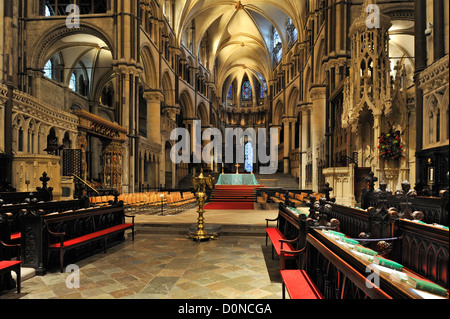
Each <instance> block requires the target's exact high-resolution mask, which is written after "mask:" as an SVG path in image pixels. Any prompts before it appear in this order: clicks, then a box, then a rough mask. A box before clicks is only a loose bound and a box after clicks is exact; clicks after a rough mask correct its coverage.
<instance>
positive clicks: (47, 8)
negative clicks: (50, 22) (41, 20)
mask: <svg viewBox="0 0 450 319" xmlns="http://www.w3.org/2000/svg"><path fill="white" fill-rule="evenodd" d="M52 15H54V13H52V11H51V9H50V7H49V6H48V5H46V6H45V8H44V16H46V17H51V16H52Z"/></svg>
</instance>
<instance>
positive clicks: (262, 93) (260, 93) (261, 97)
mask: <svg viewBox="0 0 450 319" xmlns="http://www.w3.org/2000/svg"><path fill="white" fill-rule="evenodd" d="M259 98H260V99H263V98H264V88H263V86H262V85H261V86H260V92H259Z"/></svg>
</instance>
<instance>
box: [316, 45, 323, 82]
mask: <svg viewBox="0 0 450 319" xmlns="http://www.w3.org/2000/svg"><path fill="white" fill-rule="evenodd" d="M324 56H325V39H324V38H323V37H322V38H321V39H320V42H319V46H318V47H317V51H316V57H315V61H316V64H315V70H314V83H315V84H322V83H323V81H324V80H325V72H324V69H323V62H322V59H323V57H324Z"/></svg>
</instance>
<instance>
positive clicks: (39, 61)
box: [31, 22, 115, 69]
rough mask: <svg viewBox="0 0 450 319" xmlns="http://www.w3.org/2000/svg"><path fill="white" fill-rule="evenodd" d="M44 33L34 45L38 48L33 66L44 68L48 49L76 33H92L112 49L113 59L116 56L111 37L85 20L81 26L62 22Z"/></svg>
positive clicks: (34, 55) (33, 59)
mask: <svg viewBox="0 0 450 319" xmlns="http://www.w3.org/2000/svg"><path fill="white" fill-rule="evenodd" d="M43 34H46V36H45V37H43V38H42V39H41V40H39V41H38V42H37V43H36V44H35V45H34V47H35V48H37V49H36V51H34V52H33V55H32V59H31V66H32V68H35V69H43V68H44V64H45V63H46V62H47V61H46V60H47V59H48V51H49V50H50V49H51V47H52V45H53V44H55V43H56V42H57V41H58V40H60V39H62V38H64V37H67V36H69V35H76V34H90V35H93V36H95V37H97V38H99V39H100V40H102V41H103V42H104V43H105V44H106V46H107V47H108V48H109V49H110V51H111V54H112V55H113V59H114V58H115V57H114V49H113V46H112V41H111V39H110V38H109V37H108V36H107V35H106V34H104V33H103V32H102V31H101V30H99V29H98V28H97V27H96V26H94V25H91V24H87V23H85V22H82V23H81V24H80V27H79V28H67V26H66V24H65V23H61V24H58V25H56V26H54V27H53V28H51V29H49V30H48V31H46V32H44V33H43Z"/></svg>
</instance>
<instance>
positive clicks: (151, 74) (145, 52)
mask: <svg viewBox="0 0 450 319" xmlns="http://www.w3.org/2000/svg"><path fill="white" fill-rule="evenodd" d="M141 62H142V65H143V68H144V72H143V82H144V83H145V85H146V86H147V87H148V88H150V89H156V88H158V82H157V77H156V76H155V74H158V73H157V72H156V64H155V60H154V58H153V54H152V52H151V50H150V48H149V46H148V45H144V46H143V47H141Z"/></svg>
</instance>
